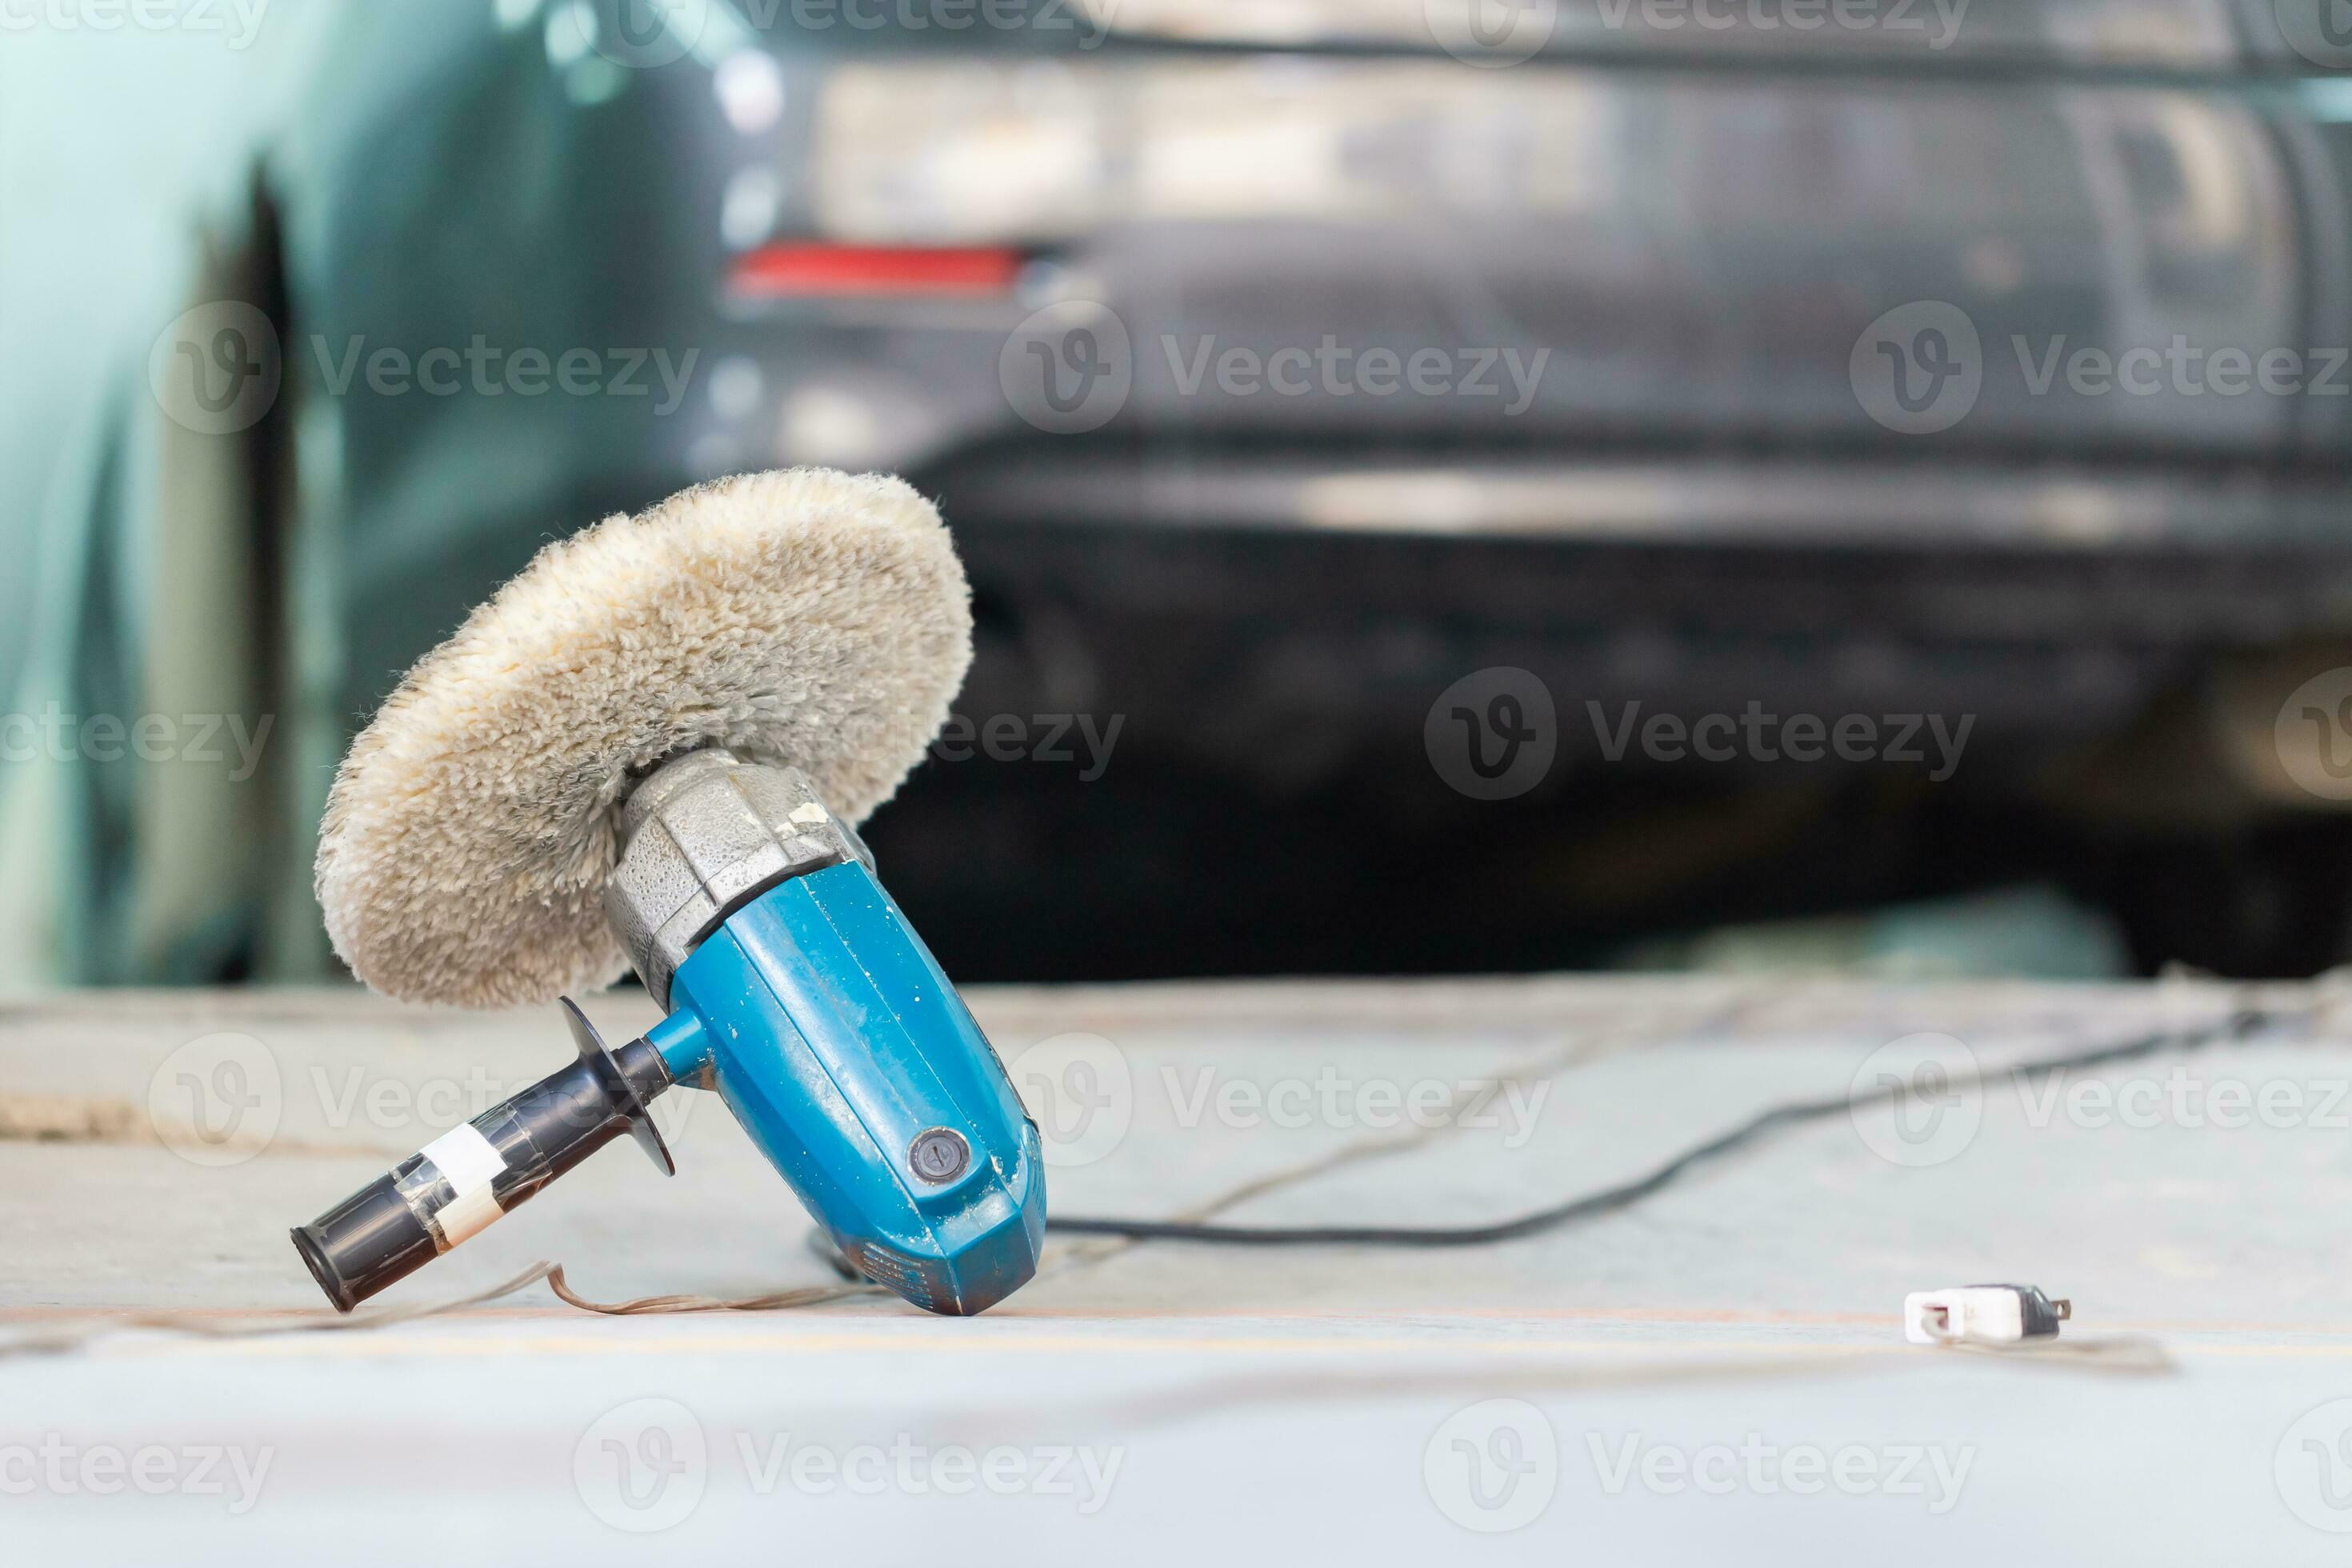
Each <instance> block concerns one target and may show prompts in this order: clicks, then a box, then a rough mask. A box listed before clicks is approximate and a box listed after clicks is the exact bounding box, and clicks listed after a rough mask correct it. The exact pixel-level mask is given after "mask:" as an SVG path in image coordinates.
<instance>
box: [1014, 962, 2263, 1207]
mask: <svg viewBox="0 0 2352 1568" xmlns="http://www.w3.org/2000/svg"><path fill="white" fill-rule="evenodd" d="M2279 1016H2281V1015H2279V1014H2278V1013H2275V1012H2273V1011H2270V1010H2268V1009H2264V1008H2260V1007H2253V1006H2246V1007H2241V1008H2238V1009H2236V1010H2235V1011H2233V1012H2231V1014H2230V1015H2229V1016H2227V1017H2226V1018H2224V1019H2222V1020H2221V1022H2219V1023H2217V1024H2214V1025H2211V1026H2208V1027H2205V1028H2203V1029H2194V1030H2185V1031H2184V1030H2177V1029H2164V1030H2158V1031H2156V1032H2154V1033H2151V1034H2147V1035H2139V1036H2135V1037H2132V1038H2130V1039H2127V1040H2123V1041H2117V1042H2110V1043H2108V1044H2105V1045H2101V1046H2095V1047H2091V1048H2089V1049H2087V1050H2081V1051H2074V1052H2069V1053H2066V1054H2063V1055H2060V1056H2054V1057H2045V1058H2040V1059H2038V1060H2035V1061H2031V1062H2024V1063H2021V1064H2019V1065H2018V1066H2017V1067H2016V1068H2015V1069H2014V1070H2015V1071H2017V1072H2019V1073H2022V1074H2033V1075H2040V1074H2043V1073H2052V1072H2060V1071H2067V1070H2072V1069H2074V1068H2090V1067H2104V1066H2105V1065H2106V1064H2108V1063H2110V1062H2119V1061H2128V1060H2131V1059H2133V1058H2139V1057H2145V1056H2151V1055H2154V1054H2155V1053H2157V1052H2159V1051H2164V1050H2194V1049H2196V1048H2198V1047H2203V1046H2208V1045H2211V1044H2214V1043H2215V1042H2217V1041H2221V1040H2235V1039H2242V1038H2243V1037H2246V1036H2247V1035H2249V1034H2252V1032H2254V1031H2255V1030H2256V1029H2258V1028H2260V1027H2262V1026H2265V1025H2267V1024H2270V1023H2272V1022H2274V1021H2275V1020H2276V1019H2277V1018H2278V1017H2279ZM1983 1077H1984V1075H1983V1074H1982V1073H1981V1072H1978V1073H1974V1074H1970V1075H1968V1076H1966V1077H1961V1078H1956V1079H1953V1080H1952V1081H1953V1083H1954V1084H1955V1085H1956V1086H1957V1085H1963V1084H1969V1083H1980V1082H1982V1081H1983ZM1910 1091H1911V1085H1910V1084H1909V1083H1908V1082H1898V1083H1890V1084H1887V1085H1886V1086H1885V1087H1884V1088H1880V1089H1857V1090H1854V1091H1853V1092H1851V1093H1846V1094H1839V1095H1832V1096H1826V1097H1824V1098H1822V1099H1820V1100H1791V1101H1790V1102H1788V1103H1786V1104H1783V1105H1776V1106H1773V1107H1771V1108H1770V1109H1769V1110H1763V1111H1759V1113H1758V1114H1756V1115H1755V1116H1753V1117H1750V1118H1749V1119H1748V1121H1743V1122H1741V1123H1740V1124H1739V1125H1738V1126H1737V1127H1734V1128H1732V1129H1731V1130H1730V1131H1727V1132H1723V1133H1719V1134H1717V1136H1716V1137H1713V1138H1710V1139H1708V1140H1707V1141H1706V1142H1704V1143H1701V1144H1698V1145H1697V1146H1696V1147H1695V1148H1692V1149H1688V1150H1685V1152H1682V1153H1680V1154H1677V1155H1675V1157H1674V1158H1673V1159H1671V1160H1668V1161H1667V1162H1666V1163H1664V1164H1662V1165H1660V1166H1658V1167H1657V1168H1656V1169H1655V1170H1654V1171H1652V1172H1650V1173H1648V1174H1647V1175H1644V1176H1639V1177H1636V1178H1635V1179H1634V1180H1633V1181H1630V1182H1626V1183H1624V1184H1621V1185H1618V1186H1614V1187H1604V1188H1602V1189H1601V1191H1599V1192H1596V1193H1588V1194H1585V1195H1583V1196H1581V1197H1576V1198H1570V1199H1569V1200H1568V1201H1567V1202H1565V1203H1561V1204H1556V1205H1552V1206H1550V1207H1549V1208H1541V1209H1537V1210H1535V1211H1534V1212H1533V1213H1531V1214H1524V1215H1519V1216H1517V1218H1515V1219H1506V1220H1498V1221H1496V1222H1495V1223H1493V1224H1490V1225H1466V1226H1349V1225H1341V1226H1247V1225H1201V1224H1194V1223H1192V1222H1188V1221H1181V1220H1148V1219H1104V1218H1097V1217H1095V1216H1092V1215H1071V1216H1067V1217H1063V1216H1056V1217H1055V1218H1053V1219H1052V1220H1051V1221H1050V1222H1049V1225H1050V1228H1051V1230H1052V1231H1053V1232H1054V1233H1055V1234H1056V1235H1063V1236H1112V1237H1122V1238H1124V1239H1126V1240H1129V1241H1186V1242H1201V1243H1210V1244H1214V1245H1217V1246H1223V1247H1485V1246H1487V1245H1490V1244H1492V1243H1494V1242H1498V1241H1517V1240H1521V1239H1523V1238H1525V1237H1530V1236H1539V1235H1542V1234H1543V1233H1545V1232H1547V1231H1552V1230H1558V1229H1559V1228H1561V1227H1562V1226H1570V1225H1573V1224H1575V1223H1577V1222H1578V1221H1580V1220H1589V1219H1598V1218H1600V1217H1601V1215H1610V1214H1616V1213H1618V1212H1620V1211H1622V1210H1624V1209H1628V1208H1631V1207H1633V1205H1635V1204H1638V1203H1640V1202H1641V1201H1642V1200H1643V1199H1644V1198H1646V1197H1648V1196H1650V1195H1651V1194H1654V1193H1656V1192H1658V1191H1660V1190H1661V1189H1663V1188H1664V1187H1667V1186H1670V1185H1672V1184H1674V1183H1675V1182H1676V1181H1679V1180H1680V1179H1681V1178H1682V1177H1684V1176H1685V1175H1687V1174H1688V1173H1690V1172H1691V1171H1693V1170H1694V1169H1696V1168H1697V1167H1698V1166H1700V1165H1703V1164H1705V1163H1707V1162H1708V1161H1710V1160H1714V1159H1717V1158H1719V1157H1720V1156H1722V1155H1725V1154H1728V1153H1730V1152H1733V1151H1734V1150H1737V1149H1740V1148H1743V1147H1745V1146H1746V1145H1748V1144H1749V1143H1753V1142H1756V1141H1757V1140H1758V1139H1759V1138H1761V1137H1763V1136H1764V1135H1765V1134H1766V1133H1768V1132H1770V1131H1775V1130H1776V1129H1779V1128H1782V1127H1790V1126H1794V1125H1797V1124H1800V1123H1802V1122H1808V1121H1821V1120H1822V1119H1824V1118H1827V1117H1832V1116H1836V1115H1838V1114H1840V1113H1841V1112H1845V1111H1850V1110H1854V1109H1855V1108H1857V1107H1861V1106H1865V1105H1871V1104H1874V1103H1877V1102H1880V1101H1885V1100H1897V1099H1900V1098H1901V1097H1903V1096H1905V1095H1906V1094H1908V1093H1909V1092H1910Z"/></svg>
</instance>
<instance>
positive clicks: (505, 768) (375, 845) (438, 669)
mask: <svg viewBox="0 0 2352 1568" xmlns="http://www.w3.org/2000/svg"><path fill="white" fill-rule="evenodd" d="M970 662H971V606H970V591H969V589H968V588H967V587H966V585H965V583H964V576H963V568H962V566H961V563H959V562H958V561H957V560H956V555H955V549H954V547H953V545H952V544H950V542H949V539H948V532H947V529H946V527H945V526H944V525H943V524H942V523H941V522H940V516H939V513H938V512H937V511H936V510H933V508H932V507H931V505H930V504H929V502H928V501H926V500H923V499H922V497H920V496H919V495H917V494H916V493H915V491H914V490H913V489H909V488H908V486H907V485H905V484H904V483H902V482H900V481H899V480H897V479H885V478H882V477H879V476H876V475H866V476H862V477H857V478H852V477H851V476H849V475H846V474H837V473H832V472H829V471H826V470H824V469H817V468H799V469H794V470H793V471H791V472H788V473H771V474H747V475H742V476H740V477H737V478H734V479H720V480H719V481H717V482H715V483H712V484H708V485H700V486H698V487H696V488H695V489H690V490H687V491H684V492H683V493H681V494H678V495H676V496H673V497H671V498H670V499H669V500H666V501H664V502H662V503H661V504H660V505H659V506H656V507H655V508H653V509H652V510H649V511H646V512H645V513H643V514H642V515H640V516H637V517H614V518H610V519H607V520H606V521H604V522H601V523H598V524H597V525H596V526H595V527H593V528H591V529H589V530H588V531H585V532H583V533H581V534H579V535H577V536H575V537H573V538H571V539H566V540H562V541H559V542H556V543H553V544H551V545H549V546H548V547H547V548H546V549H544V550H542V551H541V552H539V554H538V555H537V556H536V557H535V558H534V559H533V560H532V561H531V563H530V565H529V566H527V567H525V568H524V569H523V572H522V574H521V575H520V576H518V577H516V578H515V579H514V581H512V582H510V583H509V584H507V585H506V586H505V587H503V588H501V589H499V592H498V594H497V595H496V596H495V597H493V598H492V599H491V600H490V601H489V603H488V604H486V605H482V606H481V607H480V608H479V609H477V610H476V611H475V612H474V613H473V614H472V615H471V616H468V617H467V620H466V624H465V625H464V626H461V627H459V628H458V630H457V635H456V636H454V637H451V638H450V639H449V640H448V641H447V642H446V643H444V644H442V645H441V646H440V647H437V648H436V649H434V650H433V652H432V653H430V654H428V655H426V656H425V658H424V659H423V660H422V661H421V662H420V663H419V664H418V665H417V666H416V668H414V669H412V670H410V671H409V672H408V675H407V678H406V679H404V680H403V681H402V682H401V684H400V688H399V689H398V690H396V691H394V693H393V695H392V697H391V698H390V700H387V701H386V702H385V703H384V705H383V711H381V712H379V713H378V714H377V715H376V716H375V721H374V722H373V723H371V724H370V725H369V726H368V727H367V729H366V730H365V731H362V733H361V735H360V737H359V739H358V740H357V741H356V742H353V743H352V751H351V754H350V755H349V756H348V757H346V758H345V759H344V760H343V765H342V767H341V770H340V771H338V772H337V773H336V775H335V784H334V790H333V793H332V794H331V795H329V797H328V801H327V816H326V821H325V823H324V824H323V825H322V826H321V828H320V839H319V862H318V892H319V902H320V906H321V908H322V909H324V910H325V911H326V921H327V931H328V934H329V935H330V936H331V937H332V938H333V940H334V943H335V951H336V952H337V953H339V954H341V957H342V960H343V962H344V963H348V964H350V965H351V967H352V973H355V974H357V975H358V976H359V977H360V978H361V979H362V980H363V981H365V982H367V984H370V985H371V986H373V987H374V988H375V989H376V990H378V991H382V992H384V993H386V994H390V995H393V996H397V997H402V998H404V999H407V1000H411V1001H418V1002H443V1003H454V1004H457V1005H461V1006H469V1007H501V1006H514V1005H520V1004H524V1003H532V1002H544V1001H547V1000H549V999H551V998H552V997H555V996H557V995H559V994H562V993H565V992H568V991H581V990H593V989H595V988H597V987H600V986H604V985H608V984H611V983H612V982H613V981H614V980H616V979H618V978H619V977H620V975H621V974H622V973H623V972H624V971H625V969H626V968H627V961H626V960H625V958H624V957H623V956H622V952H621V948H620V945H619V943H618V942H616V941H615V940H614V936H613V933H612V931H610V930H609V929H608V927H607V924H606V921H605V917H604V884H605V881H606V879H608V878H609V877H610V876H611V874H612V870H613V865H614V857H615V853H616V845H615V831H614V826H615V817H616V815H617V813H616V812H615V810H614V807H615V805H616V803H617V802H618V801H619V800H620V798H621V797H622V795H624V794H625V792H626V791H627V789H628V787H629V785H630V784H631V783H632V782H634V781H633V774H635V773H637V772H638V771H640V770H643V769H645V768H646V767H648V766H650V765H651V764H653V763H656V762H659V761H661V760H662V759H664V758H666V757H668V756H671V755H673V754H675V753H677V752H684V751H688V750H691V749H692V748H694V747H697V746H701V745H709V744H717V745H723V746H725V747H727V748H728V749H729V750H730V751H732V752H736V753H738V754H739V755H741V756H743V757H745V758H747V759H754V760H758V761H762V762H775V763H785V764H788V765H790V766H793V767H797V768H799V769H801V770H802V771H803V772H804V773H807V774H808V775H809V777H810V778H811V779H812V780H813V781H814V783H815V784H816V787H817V790H818V792H819V794H820V795H822V796H823V797H824V801H825V803H826V804H827V805H829V806H831V807H832V809H833V811H834V813H835V815H836V816H840V817H842V818H843V819H844V820H845V821H848V822H852V823H855V822H858V821H861V820H863V819H864V818H865V816H866V814H867V813H868V812H870V811H872V810H873V809H874V807H876V806H877V805H880V804H881V803H882V802H883V801H885V800H887V799H888V798H889V797H890V795H891V792H892V791H894V790H896V789H897V788H898V783H899V781H900V780H901V779H903V778H905V777H906V775H907V772H908V769H909V768H911V767H913V766H914V765H915V763H917V762H918V761H919V760H920V759H921V757H922V754H923V750H924V748H925V747H926V746H928V745H929V744H930V742H931V740H932V738H933V737H934V736H935V735H937V734H938V732H939V729H940V725H941V724H942V723H943V722H945V721H946V718H947V712H948V703H949V701H950V700H951V699H952V698H953V697H954V695H955V693H956V689H957V688H958V687H959V686H961V684H962V682H963V676H964V669H965V667H966V666H967V665H968V664H969V663H970Z"/></svg>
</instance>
